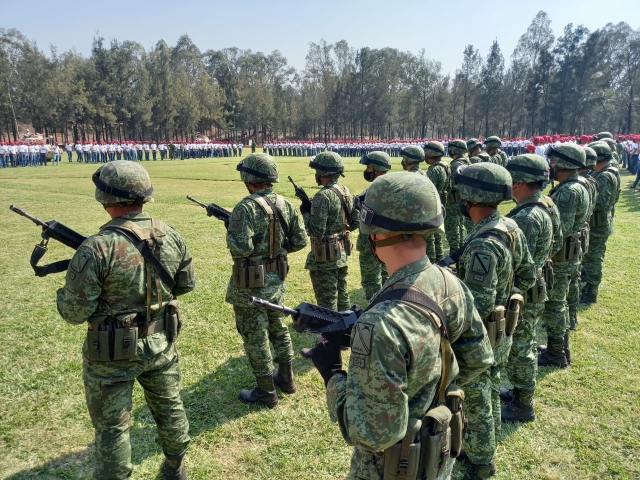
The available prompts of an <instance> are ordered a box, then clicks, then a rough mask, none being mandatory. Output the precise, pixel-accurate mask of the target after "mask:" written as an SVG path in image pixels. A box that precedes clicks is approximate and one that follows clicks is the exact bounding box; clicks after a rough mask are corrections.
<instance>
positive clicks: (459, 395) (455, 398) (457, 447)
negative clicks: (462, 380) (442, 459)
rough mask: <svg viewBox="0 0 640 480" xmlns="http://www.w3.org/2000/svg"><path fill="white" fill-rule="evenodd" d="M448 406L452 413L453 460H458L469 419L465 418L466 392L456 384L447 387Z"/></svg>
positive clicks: (450, 424)
mask: <svg viewBox="0 0 640 480" xmlns="http://www.w3.org/2000/svg"><path fill="white" fill-rule="evenodd" d="M446 405H447V408H448V409H449V411H451V422H450V423H449V426H450V427H451V458H457V457H458V455H460V451H461V450H462V440H463V438H464V431H465V430H466V426H467V419H466V418H464V390H462V389H461V388H460V387H459V386H458V385H456V384H455V383H452V384H451V385H449V386H448V387H447V400H446Z"/></svg>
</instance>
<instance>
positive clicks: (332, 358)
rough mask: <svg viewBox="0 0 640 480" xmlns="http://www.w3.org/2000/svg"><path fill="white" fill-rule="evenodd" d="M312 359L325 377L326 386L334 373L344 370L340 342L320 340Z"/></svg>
mask: <svg viewBox="0 0 640 480" xmlns="http://www.w3.org/2000/svg"><path fill="white" fill-rule="evenodd" d="M320 339H322V337H320ZM311 360H312V361H313V365H314V366H315V367H316V369H317V370H318V372H320V375H321V376H322V378H323V379H324V386H325V387H326V386H327V384H328V383H329V380H330V379H331V377H332V376H333V374H334V373H336V372H339V371H340V370H342V355H341V354H340V342H339V341H337V342H336V341H334V342H329V341H326V340H325V341H318V342H317V343H316V346H315V348H314V349H313V356H312V357H311Z"/></svg>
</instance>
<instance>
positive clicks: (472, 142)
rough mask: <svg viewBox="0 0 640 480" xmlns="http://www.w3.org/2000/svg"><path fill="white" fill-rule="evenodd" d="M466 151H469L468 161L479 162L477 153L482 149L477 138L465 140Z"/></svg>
mask: <svg viewBox="0 0 640 480" xmlns="http://www.w3.org/2000/svg"><path fill="white" fill-rule="evenodd" d="M467 151H468V152H469V163H479V162H481V161H482V159H481V158H479V157H478V154H479V153H480V152H481V151H482V143H480V140H478V139H477V138H470V139H469V140H467Z"/></svg>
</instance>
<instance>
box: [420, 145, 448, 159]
mask: <svg viewBox="0 0 640 480" xmlns="http://www.w3.org/2000/svg"><path fill="white" fill-rule="evenodd" d="M424 154H425V156H427V157H442V156H444V145H443V144H442V143H441V142H435V141H433V142H429V143H427V144H425V146H424Z"/></svg>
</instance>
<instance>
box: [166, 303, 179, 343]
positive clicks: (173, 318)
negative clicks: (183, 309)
mask: <svg viewBox="0 0 640 480" xmlns="http://www.w3.org/2000/svg"><path fill="white" fill-rule="evenodd" d="M164 321H165V332H166V335H167V342H169V343H173V342H175V341H176V340H177V339H178V335H179V334H180V330H181V329H182V320H180V302H179V301H178V300H175V299H174V300H171V301H170V302H169V303H168V304H167V306H166V313H165V317H164Z"/></svg>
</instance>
